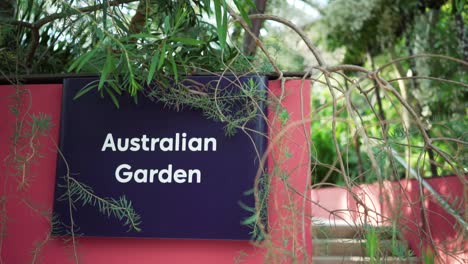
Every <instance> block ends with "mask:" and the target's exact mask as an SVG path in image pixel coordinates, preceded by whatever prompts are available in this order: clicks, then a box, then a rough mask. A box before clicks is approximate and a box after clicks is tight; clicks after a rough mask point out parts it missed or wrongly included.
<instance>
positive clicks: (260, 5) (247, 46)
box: [243, 0, 267, 56]
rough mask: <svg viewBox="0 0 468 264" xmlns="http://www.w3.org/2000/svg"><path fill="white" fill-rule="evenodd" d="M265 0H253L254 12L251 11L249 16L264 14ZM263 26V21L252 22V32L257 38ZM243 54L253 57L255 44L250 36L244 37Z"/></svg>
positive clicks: (255, 48)
mask: <svg viewBox="0 0 468 264" xmlns="http://www.w3.org/2000/svg"><path fill="white" fill-rule="evenodd" d="M266 3H267V0H255V6H256V10H251V11H250V12H249V13H250V14H264V13H265V9H266ZM262 26H263V19H255V20H252V28H251V30H252V32H253V33H254V34H255V36H256V37H257V38H258V37H259V36H260V29H261V28H262ZM243 49H244V54H245V55H247V56H254V55H255V53H256V51H257V43H255V40H254V39H253V38H252V36H251V35H250V34H245V35H244V44H243Z"/></svg>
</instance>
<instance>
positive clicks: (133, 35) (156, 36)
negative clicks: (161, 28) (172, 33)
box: [129, 33, 161, 39]
mask: <svg viewBox="0 0 468 264" xmlns="http://www.w3.org/2000/svg"><path fill="white" fill-rule="evenodd" d="M160 35H161V34H160V33H152V34H147V33H138V34H131V35H130V36H129V38H130V39H132V38H143V39H144V38H147V39H152V38H155V39H160V38H161V36H160Z"/></svg>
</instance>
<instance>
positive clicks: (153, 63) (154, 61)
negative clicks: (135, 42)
mask: <svg viewBox="0 0 468 264" xmlns="http://www.w3.org/2000/svg"><path fill="white" fill-rule="evenodd" d="M159 55H160V54H159V52H158V51H156V54H154V56H153V58H151V65H150V68H149V71H148V78H146V83H147V84H150V82H151V81H152V80H153V76H154V72H155V71H156V66H157V65H158V62H159Z"/></svg>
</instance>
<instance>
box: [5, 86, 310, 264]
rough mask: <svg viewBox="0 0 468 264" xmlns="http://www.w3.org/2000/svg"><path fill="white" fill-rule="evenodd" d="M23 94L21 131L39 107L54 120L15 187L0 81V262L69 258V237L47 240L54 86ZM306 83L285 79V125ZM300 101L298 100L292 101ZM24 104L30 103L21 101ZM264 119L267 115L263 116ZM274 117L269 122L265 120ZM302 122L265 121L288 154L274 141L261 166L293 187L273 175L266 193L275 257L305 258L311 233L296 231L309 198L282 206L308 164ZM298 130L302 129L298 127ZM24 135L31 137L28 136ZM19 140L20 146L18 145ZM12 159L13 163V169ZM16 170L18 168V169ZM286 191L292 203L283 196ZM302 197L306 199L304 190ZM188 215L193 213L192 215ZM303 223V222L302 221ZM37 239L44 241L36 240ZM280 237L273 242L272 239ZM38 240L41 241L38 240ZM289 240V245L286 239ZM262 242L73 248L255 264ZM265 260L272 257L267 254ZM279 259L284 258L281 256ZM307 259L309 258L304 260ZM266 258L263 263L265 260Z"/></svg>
mask: <svg viewBox="0 0 468 264" xmlns="http://www.w3.org/2000/svg"><path fill="white" fill-rule="evenodd" d="M269 86H270V89H271V91H272V92H273V93H276V94H279V92H280V85H279V82H276V81H273V82H270V85H269ZM24 88H26V91H27V93H26V94H24V95H23V96H24V98H23V102H26V104H25V105H23V107H22V108H21V115H20V120H24V121H25V122H23V123H24V124H25V125H24V127H22V131H27V130H28V126H27V122H29V121H30V120H31V116H32V115H38V114H40V113H44V114H47V115H49V116H50V117H51V118H52V123H53V124H54V126H53V127H52V130H51V131H50V133H49V134H48V135H47V136H41V135H37V136H35V139H37V140H38V141H37V142H38V143H39V145H37V146H35V147H34V150H35V151H37V153H40V154H41V157H40V158H39V159H37V160H34V161H33V162H32V163H31V166H30V168H27V171H26V173H25V174H24V175H25V176H26V177H28V178H27V179H28V182H29V183H30V184H29V185H26V186H24V188H21V189H19V188H18V186H19V184H20V183H21V182H22V175H23V174H22V167H21V163H15V162H14V159H13V158H12V153H15V150H14V149H13V145H12V135H13V134H14V127H15V125H16V124H18V122H17V120H16V118H15V116H14V115H12V114H11V112H10V107H11V106H13V105H14V104H15V103H14V101H13V99H12V97H11V96H12V95H13V94H14V93H15V88H14V87H13V86H0V160H1V165H0V197H1V198H2V199H0V214H1V215H0V217H1V219H6V221H4V222H2V221H0V232H2V233H1V236H2V238H1V240H0V243H1V244H0V250H1V252H0V253H1V254H0V264H18V263H32V262H34V263H48V264H49V263H52V264H53V263H60V264H66V263H73V258H72V252H73V251H72V249H71V248H70V243H65V242H63V241H62V239H60V238H52V239H50V240H49V239H48V234H49V231H50V224H49V221H48V217H49V216H50V213H51V210H52V203H53V192H54V182H55V166H56V156H57V147H56V145H57V142H58V131H59V127H58V124H59V120H60V110H61V109H60V107H61V106H60V104H61V91H62V86H61V85H27V86H25V87H24ZM309 92H310V84H309V83H308V82H306V83H305V84H304V83H302V82H301V81H300V80H294V81H288V82H286V96H285V98H284V101H283V106H284V107H285V108H286V109H287V111H288V112H289V113H290V121H289V122H290V123H294V122H296V123H301V122H300V121H299V122H297V121H298V120H303V119H304V118H308V116H309V110H310V109H309V98H310V94H309ZM298 102H302V103H298ZM29 103H30V105H29ZM269 119H270V122H272V120H273V119H275V118H274V116H273V115H271V114H270V115H269ZM273 123H274V122H273ZM307 127H308V126H305V127H304V126H298V125H294V126H291V127H290V128H289V129H288V133H287V137H285V136H278V135H280V134H281V131H282V129H280V128H279V127H278V124H273V129H272V130H271V133H270V137H271V138H275V139H276V141H275V143H276V144H278V146H281V148H284V147H287V148H289V151H290V152H291V153H292V154H293V155H294V159H288V160H285V159H283V158H282V157H280V154H279V153H280V147H274V148H273V147H272V148H271V149H270V152H269V153H270V155H269V157H268V162H269V163H270V164H269V166H270V168H272V167H273V166H274V164H278V166H280V167H281V168H283V169H284V170H287V171H288V172H289V173H290V182H289V184H290V185H291V186H292V187H294V188H295V190H294V191H293V190H291V189H288V188H287V187H285V185H284V183H283V182H282V181H280V180H278V179H273V184H272V190H271V191H272V194H271V199H270V204H269V215H270V219H269V225H270V226H271V229H272V230H271V235H272V237H273V241H276V242H277V243H276V242H275V243H276V245H275V246H277V247H278V249H277V252H276V253H275V252H273V253H271V254H269V256H274V255H276V257H277V258H274V260H278V262H281V263H288V262H289V260H288V259H278V257H281V253H283V251H281V248H282V247H283V248H284V249H287V250H291V251H292V252H295V254H296V255H298V256H299V259H301V258H302V259H305V258H306V257H307V256H305V255H301V252H304V250H307V252H311V239H310V236H309V232H307V234H305V235H304V236H303V235H302V234H297V232H298V230H299V231H301V230H302V229H303V228H305V230H309V228H310V226H309V222H310V221H309V219H308V218H306V217H305V216H308V217H310V204H306V208H305V210H304V211H303V212H304V213H303V214H298V215H291V214H290V211H288V210H284V207H283V204H288V205H292V206H295V207H298V208H304V207H303V204H304V203H303V199H302V198H301V197H300V196H298V195H297V194H296V193H295V192H296V191H297V192H299V193H305V194H307V192H308V190H307V188H308V187H306V186H308V185H307V184H306V182H307V180H308V179H307V175H308V170H309V167H310V166H309V164H308V160H309V153H308V148H304V147H303V146H304V145H306V144H307V143H306V142H307V141H308V140H309V131H308V128H307ZM304 128H305V130H304ZM28 138H31V137H28ZM28 144H29V142H28V141H26V142H20V144H19V145H18V148H16V149H17V151H18V152H17V153H19V154H23V155H25V156H26V157H27V156H29V154H31V148H30V146H29V145H28ZM22 146H23V147H22ZM15 164H16V165H18V164H20V167H19V170H18V169H17V168H15ZM18 172H19V173H18ZM290 197H293V202H292V204H291V200H290V199H288V198H290ZM305 197H308V195H306V196H305ZM194 217H196V216H194ZM304 220H305V221H306V222H305V224H303V221H304ZM290 221H292V224H294V228H293V229H289V232H290V233H288V234H284V233H283V232H281V231H284V230H283V229H281V226H282V225H283V224H285V223H291V222H290ZM284 239H287V240H290V241H295V242H296V243H295V247H294V248H291V247H290V246H285V245H284V244H283V243H282V242H283V241H284ZM43 242H45V243H43ZM280 242H281V243H280ZM42 243H43V245H42ZM290 244H292V243H290ZM36 245H42V247H41V250H40V252H38V254H37V258H36V259H33V255H34V254H33V250H34V248H35V246H36ZM265 246H268V245H262V244H261V245H259V246H255V245H253V244H251V243H249V242H246V241H210V240H179V239H174V240H168V239H131V238H89V237H86V238H79V239H78V254H79V260H80V263H93V264H94V263H113V264H119V263H142V264H144V263H176V264H177V263H204V264H210V263H213V264H214V263H216V264H219V263H263V262H269V259H268V257H267V256H266V254H265V252H266V249H265ZM270 260H272V259H270ZM283 260H284V262H283ZM307 261H310V259H308V260H307ZM269 263H270V262H269Z"/></svg>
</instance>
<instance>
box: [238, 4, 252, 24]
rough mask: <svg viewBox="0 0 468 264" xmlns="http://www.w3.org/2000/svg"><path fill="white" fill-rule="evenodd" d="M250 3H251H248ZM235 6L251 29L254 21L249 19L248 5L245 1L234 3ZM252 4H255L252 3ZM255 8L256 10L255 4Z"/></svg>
mask: <svg viewBox="0 0 468 264" xmlns="http://www.w3.org/2000/svg"><path fill="white" fill-rule="evenodd" d="M247 2H249V1H247ZM234 4H235V5H236V7H237V9H238V10H239V13H240V15H241V17H242V18H243V19H244V20H245V22H247V24H248V25H249V26H250V27H251V26H252V21H251V20H250V18H249V14H248V12H247V10H248V9H247V8H246V6H245V5H246V4H245V2H244V1H242V2H241V1H234ZM251 4H253V3H252V2H251ZM253 8H255V4H254V5H253Z"/></svg>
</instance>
